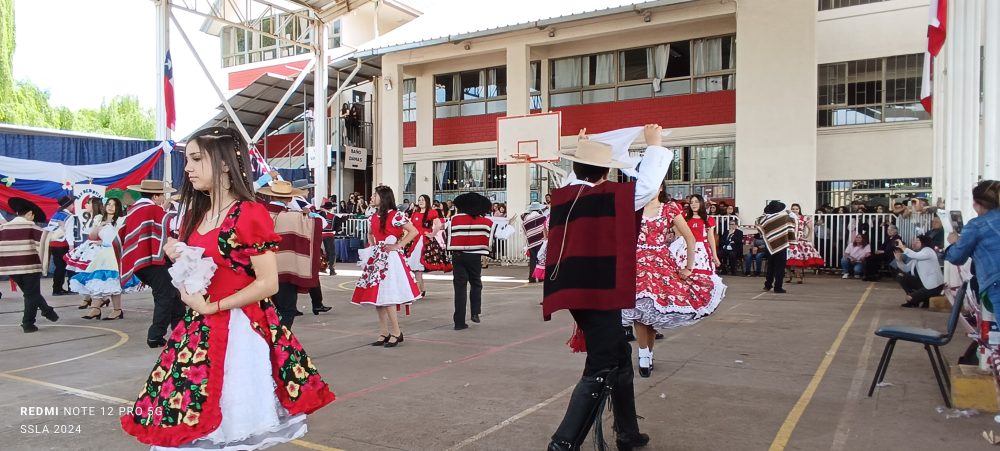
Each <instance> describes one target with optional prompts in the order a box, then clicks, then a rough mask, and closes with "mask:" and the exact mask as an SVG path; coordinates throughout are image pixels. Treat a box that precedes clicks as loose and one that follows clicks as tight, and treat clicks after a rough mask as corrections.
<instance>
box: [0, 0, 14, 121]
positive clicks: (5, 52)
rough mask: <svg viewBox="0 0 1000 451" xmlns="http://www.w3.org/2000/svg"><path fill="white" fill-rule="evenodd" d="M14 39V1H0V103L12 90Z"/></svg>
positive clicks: (0, 116)
mask: <svg viewBox="0 0 1000 451" xmlns="http://www.w3.org/2000/svg"><path fill="white" fill-rule="evenodd" d="M14 38H15V34H14V0H0V102H2V99H7V98H10V96H11V91H13V88H14V61H13V58H14ZM2 118H3V116H2V112H0V120H2Z"/></svg>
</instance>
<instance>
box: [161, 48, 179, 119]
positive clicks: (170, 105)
mask: <svg viewBox="0 0 1000 451" xmlns="http://www.w3.org/2000/svg"><path fill="white" fill-rule="evenodd" d="M163 108H164V109H165V110H166V111H165V112H166V117H167V128H169V129H171V130H176V128H175V127H176V125H177V115H176V114H175V112H174V61H173V60H172V59H170V50H167V57H166V59H165V60H164V61H163Z"/></svg>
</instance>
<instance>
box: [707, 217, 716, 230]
mask: <svg viewBox="0 0 1000 451" xmlns="http://www.w3.org/2000/svg"><path fill="white" fill-rule="evenodd" d="M712 227H715V217H714V216H709V217H708V228H709V229H711V228H712Z"/></svg>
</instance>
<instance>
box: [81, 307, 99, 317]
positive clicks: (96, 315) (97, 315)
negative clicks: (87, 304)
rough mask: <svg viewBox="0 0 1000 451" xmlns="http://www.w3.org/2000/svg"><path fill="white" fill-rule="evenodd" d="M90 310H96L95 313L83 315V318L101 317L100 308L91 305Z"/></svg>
mask: <svg viewBox="0 0 1000 451" xmlns="http://www.w3.org/2000/svg"><path fill="white" fill-rule="evenodd" d="M91 310H97V314H95V315H87V316H84V317H83V319H101V309H99V308H93V307H91Z"/></svg>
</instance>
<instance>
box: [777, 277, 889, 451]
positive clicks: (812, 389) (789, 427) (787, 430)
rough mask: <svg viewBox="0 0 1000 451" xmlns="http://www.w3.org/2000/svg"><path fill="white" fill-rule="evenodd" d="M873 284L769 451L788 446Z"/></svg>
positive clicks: (789, 414)
mask: <svg viewBox="0 0 1000 451" xmlns="http://www.w3.org/2000/svg"><path fill="white" fill-rule="evenodd" d="M874 286H875V284H874V283H871V284H868V288H867V289H866V290H865V292H864V294H862V295H861V299H858V303H857V304H856V305H855V306H854V310H853V311H852V312H851V315H850V316H848V317H847V321H846V322H844V325H843V326H841V328H840V332H839V333H838V334H837V338H836V339H835V340H833V344H832V345H830V350H829V351H827V352H826V357H823V361H822V362H820V364H819V368H817V369H816V372H815V373H814V374H813V377H812V380H810V381H809V385H807V386H806V389H805V391H803V392H802V396H800V397H799V400H798V401H797V402H796V403H795V406H793V407H792V410H791V411H790V412H788V416H787V417H786V418H785V422H784V423H782V424H781V428H780V429H778V434H777V435H776V436H775V437H774V441H773V442H771V447H770V448H768V450H769V451H783V450H784V449H785V447H786V446H788V440H789V439H790V438H791V437H792V432H794V431H795V427H796V426H797V425H798V424H799V420H800V419H801V418H802V413H804V412H805V410H806V408H807V407H809V403H810V402H811V401H812V398H813V396H814V395H815V394H816V389H817V388H818V387H819V383H820V382H822V381H823V377H824V376H826V371H827V370H828V369H829V368H830V364H831V363H833V358H834V357H836V355H837V350H839V349H840V344H841V343H842V342H843V341H844V336H846V335H847V331H848V330H849V329H850V328H851V325H852V324H854V319H855V318H857V317H858V312H859V311H861V307H862V306H864V305H865V301H866V300H867V299H868V295H870V294H871V292H872V287H874Z"/></svg>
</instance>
